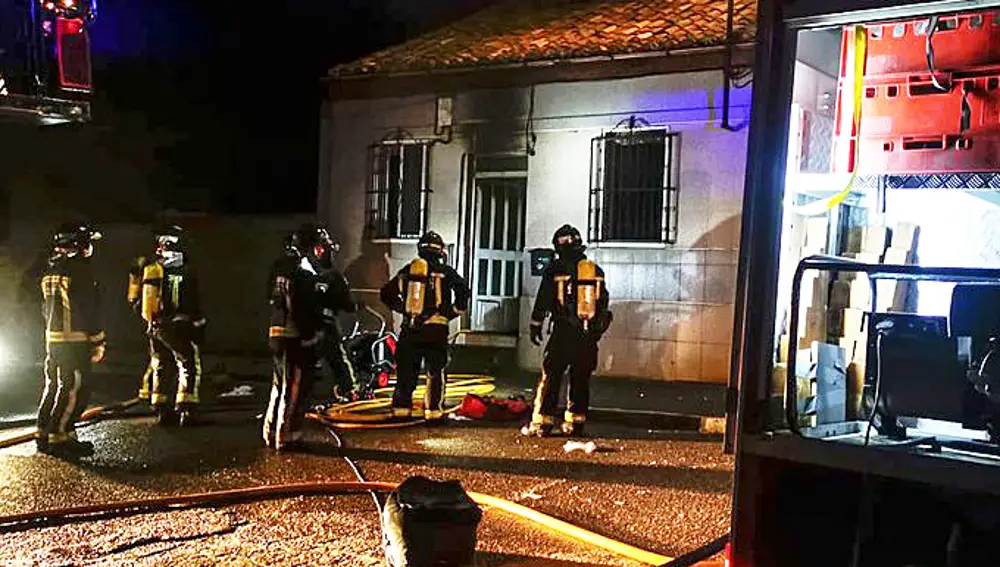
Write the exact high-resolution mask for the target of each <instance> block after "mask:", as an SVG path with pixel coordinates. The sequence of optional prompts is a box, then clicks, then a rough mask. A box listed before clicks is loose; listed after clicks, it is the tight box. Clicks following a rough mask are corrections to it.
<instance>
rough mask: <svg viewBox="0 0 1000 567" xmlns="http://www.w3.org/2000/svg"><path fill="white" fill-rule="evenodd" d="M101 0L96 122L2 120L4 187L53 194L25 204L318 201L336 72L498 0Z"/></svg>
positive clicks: (0, 174) (130, 210)
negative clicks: (45, 124)
mask: <svg viewBox="0 0 1000 567" xmlns="http://www.w3.org/2000/svg"><path fill="white" fill-rule="evenodd" d="M99 1H100V3H99V17H98V19H97V21H96V22H95V24H94V26H93V28H92V32H91V33H92V43H93V51H94V53H93V55H94V71H95V83H96V85H97V86H96V88H97V91H98V92H97V94H96V97H95V100H94V107H93V114H94V119H93V121H92V123H90V124H86V125H80V126H68V127H64V126H60V127H49V128H43V129H39V128H34V127H25V126H16V127H11V126H3V127H2V128H0V147H2V148H4V150H5V151H2V152H0V184H2V186H3V187H4V188H5V189H7V190H10V189H11V188H18V190H22V191H21V192H23V188H24V187H31V188H34V187H35V186H38V187H39V195H46V197H45V198H44V199H42V200H43V202H42V203H41V204H37V203H35V204H31V205H30V206H27V205H25V206H21V207H20V209H30V208H41V207H45V206H46V204H45V203H47V202H57V203H58V204H59V208H60V210H66V211H69V210H73V211H76V210H79V209H87V208H88V207H89V208H93V207H90V205H91V204H92V203H93V202H95V201H99V202H104V203H113V204H114V205H113V206H109V207H106V209H107V211H105V212H103V213H101V212H97V211H96V209H95V211H94V212H91V214H89V215H88V216H91V217H94V216H96V217H105V218H104V220H140V219H141V218H143V217H148V216H149V215H150V214H154V213H155V211H159V210H164V209H176V210H182V211H184V210H188V211H205V212H214V213H283V212H308V211H313V210H315V202H316V185H317V168H318V163H319V161H318V152H319V132H318V129H319V111H320V103H321V100H322V97H323V96H324V91H323V89H322V87H321V84H320V78H321V77H322V76H323V75H325V74H326V71H327V69H329V68H330V67H331V66H333V65H335V64H337V63H340V62H347V61H351V60H353V59H356V58H358V57H361V56H363V55H365V54H367V53H370V52H373V51H375V50H377V49H379V48H382V47H385V46H388V45H392V44H395V43H399V42H401V41H404V40H405V39H407V38H409V37H413V36H415V35H419V34H421V33H424V32H426V31H429V30H431V29H433V28H435V27H437V26H440V25H443V24H445V23H447V22H449V21H453V20H454V19H457V18H460V17H463V16H465V15H467V14H468V13H470V12H472V11H474V10H476V9H478V8H480V7H483V6H485V5H486V4H488V3H490V0H451V1H448V0H329V1H324V0H317V1H313V2H305V1H302V0H288V1H280V2H270V3H259V4H254V3H251V2H242V3H241V2H204V1H198V2H196V1H194V0H99ZM259 6H266V7H267V8H266V9H263V10H262V9H260V8H258V7H259ZM43 191H44V192H43ZM55 206H56V205H53V207H55ZM14 210H15V211H18V210H19V208H18V205H17V204H15V205H14ZM15 214H17V213H16V212H15ZM60 214H61V213H60ZM112 217H114V218H112ZM95 220H100V219H95Z"/></svg>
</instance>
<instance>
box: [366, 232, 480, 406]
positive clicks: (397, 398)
mask: <svg viewBox="0 0 1000 567" xmlns="http://www.w3.org/2000/svg"><path fill="white" fill-rule="evenodd" d="M417 252H418V258H416V259H415V260H413V261H412V262H410V263H409V264H407V265H406V266H405V267H404V268H403V269H402V270H400V271H399V273H397V274H396V276H395V277H393V278H392V280H390V281H389V283H387V284H386V285H385V286H384V287H383V288H382V290H381V299H382V302H383V303H385V304H386V306H388V307H389V309H391V310H393V311H395V312H397V313H400V314H402V315H403V329H402V332H401V333H400V337H399V344H398V346H397V347H396V367H397V379H396V390H395V392H393V395H392V415H393V417H396V418H409V417H413V416H412V411H411V405H412V398H413V391H414V390H415V389H416V387H417V378H418V376H419V374H420V368H421V365H422V364H425V365H426V369H427V390H426V393H425V394H424V412H423V417H424V418H425V419H426V420H428V421H432V422H437V421H440V420H442V419H443V418H444V397H445V383H446V377H445V373H444V369H445V366H447V364H448V323H449V322H450V321H451V320H452V319H454V318H456V317H458V316H460V315H461V314H462V313H464V312H465V310H466V309H468V306H469V293H470V291H469V285H468V284H467V283H466V282H465V279H464V278H462V276H460V275H459V274H458V272H456V271H455V270H454V269H453V268H452V267H451V266H448V265H447V264H446V260H447V252H446V251H445V246H444V240H442V238H441V236H439V235H438V234H437V233H435V232H428V233H427V234H425V235H423V236H422V237H421V238H420V241H419V242H418V243H417Z"/></svg>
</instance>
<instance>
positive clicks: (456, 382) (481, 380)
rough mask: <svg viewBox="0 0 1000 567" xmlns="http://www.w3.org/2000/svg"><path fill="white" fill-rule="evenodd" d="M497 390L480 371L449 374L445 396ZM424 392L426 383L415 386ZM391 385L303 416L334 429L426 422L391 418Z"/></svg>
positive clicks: (417, 392)
mask: <svg viewBox="0 0 1000 567" xmlns="http://www.w3.org/2000/svg"><path fill="white" fill-rule="evenodd" d="M495 389H496V385H495V384H494V379H493V378H492V377H490V376H485V375H482V374H450V375H448V382H447V384H446V386H445V397H446V398H456V397H464V396H465V395H466V394H476V395H480V396H484V395H486V394H489V393H491V392H493V391H494V390H495ZM426 391H427V386H426V385H423V384H421V385H419V386H417V388H416V390H414V392H413V395H414V397H416V398H422V397H423V395H424V393H425V392H426ZM392 392H393V388H379V389H377V390H375V392H374V394H375V398H374V399H371V400H358V401H356V402H349V403H345V404H335V405H332V406H329V407H325V408H321V409H319V410H318V411H315V412H310V413H308V414H307V415H306V417H308V418H310V419H313V420H315V421H318V422H320V423H322V424H323V425H325V426H327V427H332V428H335V429H399V428H404V427H413V426H416V425H420V424H423V423H426V420H424V419H419V418H418V419H410V420H405V421H393V419H392V416H391V415H390V414H388V413H387V412H385V411H380V410H387V409H389V408H390V407H391V406H392ZM458 407H459V406H458V405H456V406H454V407H451V408H449V409H447V410H445V414H449V413H452V412H454V411H455V410H457V409H458Z"/></svg>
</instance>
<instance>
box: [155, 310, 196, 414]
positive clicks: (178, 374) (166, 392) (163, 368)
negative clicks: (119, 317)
mask: <svg viewBox="0 0 1000 567" xmlns="http://www.w3.org/2000/svg"><path fill="white" fill-rule="evenodd" d="M149 353H150V355H149V358H150V361H149V362H150V366H151V367H152V372H151V373H150V374H151V376H150V395H149V403H150V404H152V405H153V407H164V406H169V405H171V404H173V405H174V406H175V407H177V408H178V409H181V408H184V407H185V406H193V405H197V404H198V402H199V401H200V400H199V391H200V390H201V349H200V348H199V346H198V345H197V344H196V343H195V341H194V329H193V327H192V326H191V325H190V324H189V323H185V322H182V323H178V324H172V325H169V326H164V327H161V328H159V329H157V330H155V331H154V332H153V333H152V334H151V336H150V337H149ZM168 367H170V369H171V370H175V372H171V371H170V370H168Z"/></svg>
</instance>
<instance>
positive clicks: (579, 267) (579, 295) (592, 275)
mask: <svg viewBox="0 0 1000 567" xmlns="http://www.w3.org/2000/svg"><path fill="white" fill-rule="evenodd" d="M603 279H604V278H602V277H600V276H599V275H598V273H597V264H595V263H593V262H591V261H590V260H586V259H584V260H580V261H579V262H577V264H576V317H577V318H578V319H579V320H580V322H582V323H583V328H584V329H589V328H590V323H591V321H593V320H594V318H595V317H597V304H598V301H599V300H600V298H601V286H602V285H603V284H604V281H603Z"/></svg>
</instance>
